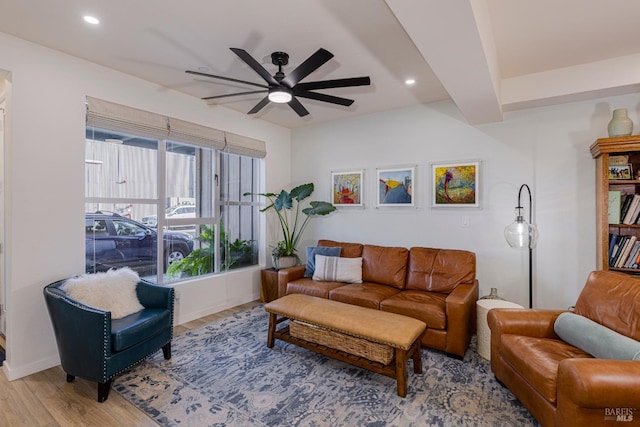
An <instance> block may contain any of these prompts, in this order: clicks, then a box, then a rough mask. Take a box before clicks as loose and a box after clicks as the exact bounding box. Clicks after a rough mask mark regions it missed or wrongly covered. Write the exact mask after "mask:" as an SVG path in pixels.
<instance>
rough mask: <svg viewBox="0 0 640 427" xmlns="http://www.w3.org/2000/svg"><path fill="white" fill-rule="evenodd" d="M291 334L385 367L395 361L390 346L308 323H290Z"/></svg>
mask: <svg viewBox="0 0 640 427" xmlns="http://www.w3.org/2000/svg"><path fill="white" fill-rule="evenodd" d="M289 333H290V334H291V336H293V337H296V338H300V339H303V340H306V341H310V342H313V343H316V344H320V345H324V346H327V347H330V348H333V349H335V350H342V351H344V352H347V353H349V354H353V355H355V356H360V357H364V358H365V359H368V360H373V361H374V362H379V363H382V364H383V365H388V364H389V363H391V361H392V360H393V355H394V349H393V348H392V347H389V346H388V345H384V344H379V343H375V342H371V341H367V340H365V339H362V338H356V337H352V336H349V335H345V334H343V333H340V332H335V331H330V330H327V329H323V328H320V327H318V326H314V325H309V324H307V323H302V322H298V321H294V320H292V321H291V322H289Z"/></svg>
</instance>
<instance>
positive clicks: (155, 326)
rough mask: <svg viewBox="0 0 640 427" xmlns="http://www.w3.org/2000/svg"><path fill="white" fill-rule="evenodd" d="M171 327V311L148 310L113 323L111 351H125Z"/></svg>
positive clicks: (164, 309)
mask: <svg viewBox="0 0 640 427" xmlns="http://www.w3.org/2000/svg"><path fill="white" fill-rule="evenodd" d="M170 327H171V311H170V310H168V309H166V308H146V309H144V310H142V311H139V312H137V313H134V314H132V315H130V316H126V317H124V318H122V319H116V320H114V321H113V322H112V323H111V349H112V350H113V351H114V352H117V351H122V350H125V349H127V348H129V347H132V346H134V345H136V344H139V343H141V342H143V341H144V340H146V339H149V338H151V337H153V336H154V335H156V334H158V333H160V332H164V331H166V330H167V328H170Z"/></svg>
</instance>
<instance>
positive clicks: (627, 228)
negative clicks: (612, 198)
mask: <svg viewBox="0 0 640 427" xmlns="http://www.w3.org/2000/svg"><path fill="white" fill-rule="evenodd" d="M590 150H591V156H592V157H593V158H594V159H595V161H596V257H597V259H596V267H597V269H598V270H616V271H622V272H625V273H629V274H640V268H639V269H635V268H634V269H629V268H614V267H609V234H610V233H611V234H618V235H622V236H635V237H636V238H638V239H640V224H609V191H610V190H619V191H621V192H622V194H623V195H625V194H640V180H637V179H635V178H636V176H637V173H638V172H639V171H640V135H631V136H619V137H614V138H600V139H598V140H596V141H595V142H594V143H593V144H591V147H590ZM611 156H628V158H629V164H630V165H631V168H632V175H631V179H610V178H609V158H610V157H611ZM620 222H622V218H621V219H620Z"/></svg>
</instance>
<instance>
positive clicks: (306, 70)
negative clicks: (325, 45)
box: [281, 48, 333, 88]
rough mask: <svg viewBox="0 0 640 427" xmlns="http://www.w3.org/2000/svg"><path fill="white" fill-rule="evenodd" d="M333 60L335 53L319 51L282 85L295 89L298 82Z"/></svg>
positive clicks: (291, 73)
mask: <svg viewBox="0 0 640 427" xmlns="http://www.w3.org/2000/svg"><path fill="white" fill-rule="evenodd" d="M331 58H333V53H331V52H329V51H328V50H325V49H322V48H320V49H318V50H317V51H316V53H314V54H313V55H311V56H310V57H308V58H307V59H306V61H304V62H303V63H302V64H300V65H298V66H297V67H296V69H295V70H293V71H292V72H290V73H289V74H288V75H287V76H286V77H285V78H284V79H282V82H281V83H282V84H283V85H285V86H287V87H288V88H293V87H294V86H295V85H296V84H298V82H299V81H300V80H302V79H304V78H305V77H307V76H308V75H309V74H311V73H312V72H314V71H315V70H317V69H318V68H320V67H321V66H322V65H323V64H324V63H325V62H327V61H328V60H330V59H331Z"/></svg>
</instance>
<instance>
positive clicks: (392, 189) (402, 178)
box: [377, 167, 415, 206]
mask: <svg viewBox="0 0 640 427" xmlns="http://www.w3.org/2000/svg"><path fill="white" fill-rule="evenodd" d="M414 174H415V167H408V168H399V169H378V183H377V184H378V206H414V196H413V195H414V194H415V193H414V191H415V182H414V181H415V180H414Z"/></svg>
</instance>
